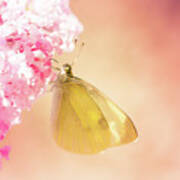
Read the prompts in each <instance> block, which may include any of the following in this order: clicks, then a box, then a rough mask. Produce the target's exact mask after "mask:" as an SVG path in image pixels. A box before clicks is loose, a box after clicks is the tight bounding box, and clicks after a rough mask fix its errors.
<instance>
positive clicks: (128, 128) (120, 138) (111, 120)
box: [83, 81, 138, 146]
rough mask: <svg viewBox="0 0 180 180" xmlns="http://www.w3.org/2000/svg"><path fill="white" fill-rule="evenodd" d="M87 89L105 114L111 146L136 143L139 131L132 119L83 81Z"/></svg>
mask: <svg viewBox="0 0 180 180" xmlns="http://www.w3.org/2000/svg"><path fill="white" fill-rule="evenodd" d="M83 84H84V86H85V87H87V90H88V92H89V94H90V96H91V97H92V98H93V100H94V101H95V102H96V104H97V105H98V107H99V108H100V110H101V112H102V113H103V115H104V117H105V119H106V121H107V123H108V126H109V128H110V132H111V143H110V144H111V146H118V145H122V144H127V143H130V142H132V141H134V140H135V139H136V138H137V136H138V133H137V130H136V128H135V126H134V124H133V122H132V121H131V119H130V117H129V116H128V115H127V114H126V113H125V112H124V111H123V110H121V109H120V108H119V107H118V106H117V105H116V104H115V103H114V102H113V101H112V100H110V99H109V98H108V97H106V96H105V95H104V94H103V93H102V92H100V91H99V90H97V89H96V88H95V87H93V86H92V85H90V84H89V83H87V82H85V81H83Z"/></svg>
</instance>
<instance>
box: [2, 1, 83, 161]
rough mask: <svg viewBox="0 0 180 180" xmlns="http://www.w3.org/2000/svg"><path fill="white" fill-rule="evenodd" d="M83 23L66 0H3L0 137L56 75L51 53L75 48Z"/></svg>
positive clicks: (17, 120)
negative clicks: (53, 71) (74, 42)
mask: <svg viewBox="0 0 180 180" xmlns="http://www.w3.org/2000/svg"><path fill="white" fill-rule="evenodd" d="M82 29H83V28H82V25H81V24H80V23H79V21H78V19H77V18H76V17H75V16H74V15H73V14H72V12H71V10H70V8H69V1H68V0H48V1H47V0H0V141H2V140H3V139H4V137H5V135H6V134H7V132H8V131H9V129H10V127H11V126H12V125H15V124H18V123H20V115H21V112H22V110H23V109H26V108H30V107H31V105H32V103H33V102H34V100H36V98H37V97H39V95H41V94H42V93H43V92H44V91H45V89H46V87H47V84H48V83H49V81H51V80H52V78H53V77H54V74H53V73H52V70H51V58H52V56H53V55H54V54H55V53H58V54H59V55H61V53H63V52H64V51H71V50H73V48H74V44H73V39H74V37H76V36H77V35H78V34H79V33H80V32H81V31H82ZM9 150H10V149H9V148H8V147H7V146H6V147H4V148H1V149H0V160H1V159H2V158H3V157H4V158H7V157H8V152H9Z"/></svg>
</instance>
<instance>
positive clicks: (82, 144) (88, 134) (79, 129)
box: [52, 64, 137, 154]
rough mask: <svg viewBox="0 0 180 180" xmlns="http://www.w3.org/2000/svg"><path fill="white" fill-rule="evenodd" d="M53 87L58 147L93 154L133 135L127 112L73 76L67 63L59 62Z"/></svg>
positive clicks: (135, 133) (54, 119)
mask: <svg viewBox="0 0 180 180" xmlns="http://www.w3.org/2000/svg"><path fill="white" fill-rule="evenodd" d="M55 87H56V88H55V94H54V102H53V107H52V110H53V112H52V120H53V127H54V131H53V133H54V138H55V140H56V142H57V144H58V145H59V146H60V147H62V148H64V149H66V150H68V151H71V152H73V153H79V154H95V153H98V152H100V151H103V150H104V149H107V148H109V147H113V146H119V145H122V144H127V143H129V142H132V141H134V140H135V139H136V138H137V131H136V128H135V127H134V125H133V123H132V121H131V119H130V118H129V117H128V115H126V114H125V113H124V112H123V111H122V110H121V109H120V108H119V107H118V106H117V105H116V104H114V103H113V102H112V101H111V100H110V99H109V98H107V97H106V96H104V95H103V94H102V93H101V92H100V91H99V90H97V89H96V88H95V87H94V86H92V85H90V84H88V83H87V82H85V81H83V80H81V79H79V78H77V77H75V76H73V74H72V70H71V66H70V65H69V64H64V65H63V68H62V72H61V73H60V74H59V76H58V78H57V80H56V82H55Z"/></svg>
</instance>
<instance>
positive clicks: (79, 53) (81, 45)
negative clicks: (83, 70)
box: [72, 39, 85, 66]
mask: <svg viewBox="0 0 180 180" xmlns="http://www.w3.org/2000/svg"><path fill="white" fill-rule="evenodd" d="M74 43H75V46H77V45H78V39H75V40H74ZM84 45H85V43H84V42H82V43H81V44H80V47H79V49H78V52H77V54H76V56H75V58H74V60H73V62H72V66H74V64H75V63H76V61H77V60H78V59H79V57H80V55H81V52H82V49H83V47H84Z"/></svg>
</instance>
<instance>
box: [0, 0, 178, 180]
mask: <svg viewBox="0 0 180 180" xmlns="http://www.w3.org/2000/svg"><path fill="white" fill-rule="evenodd" d="M71 7H72V10H73V12H74V13H75V14H76V16H77V17H78V18H79V19H80V21H81V22H82V23H83V25H84V32H83V33H82V35H81V36H80V40H81V41H84V42H85V47H84V49H83V51H82V52H81V56H80V58H79V60H78V61H77V62H76V64H75V67H74V73H75V74H76V75H78V76H80V77H81V78H83V79H84V80H86V81H88V82H90V83H92V84H94V85H95V86H96V87H98V88H99V89H101V91H103V92H104V93H105V94H107V95H108V96H109V97H111V99H113V100H114V101H115V102H116V103H117V104H118V105H119V106H120V107H122V109H123V110H125V111H126V112H127V113H128V114H129V115H130V116H131V117H132V119H133V121H134V123H135V125H136V127H137V129H138V132H139V139H138V141H137V142H136V143H132V144H129V145H126V146H122V147H118V148H114V149H109V150H107V151H105V152H104V153H101V154H98V155H94V156H80V155H74V154H71V153H68V152H66V151H64V150H62V149H61V148H59V147H57V146H56V144H55V142H54V140H53V138H52V136H51V132H50V129H51V128H50V120H49V116H50V109H51V98H52V93H46V94H45V95H44V96H42V97H41V98H39V100H38V101H37V102H36V103H35V104H34V106H33V108H32V110H31V111H30V112H24V113H23V116H22V119H23V122H22V124H20V125H18V126H14V127H13V129H12V130H11V131H10V133H9V134H8V137H7V139H5V141H4V144H7V143H8V144H9V145H10V146H12V148H13V151H12V153H11V154H10V160H9V161H4V162H3V168H2V170H1V171H0V179H1V180H60V179H61V180H76V179H77V180H84V179H86V180H92V179H95V180H159V179H161V180H171V179H173V180H179V179H180V171H179V170H180V153H179V152H180V140H179V139H180V130H179V129H180V111H179V110H180V93H179V92H180V83H179V82H180V61H179V58H180V51H179V44H180V43H179V42H180V36H179V33H180V1H177V0H158V1H157V0H134V1H129V0H113V1H112V0H98V1H97V0H91V1H87V0H71Z"/></svg>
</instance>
